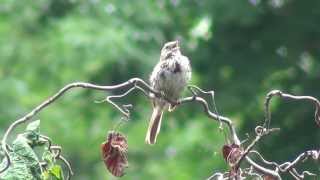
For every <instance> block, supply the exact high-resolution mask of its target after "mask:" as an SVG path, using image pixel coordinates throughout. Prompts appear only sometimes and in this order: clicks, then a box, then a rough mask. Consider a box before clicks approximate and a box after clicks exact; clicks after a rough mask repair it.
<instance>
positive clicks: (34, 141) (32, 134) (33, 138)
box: [24, 120, 43, 147]
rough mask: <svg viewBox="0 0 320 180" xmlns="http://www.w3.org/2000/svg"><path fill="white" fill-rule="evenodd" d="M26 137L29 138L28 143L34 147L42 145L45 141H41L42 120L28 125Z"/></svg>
mask: <svg viewBox="0 0 320 180" xmlns="http://www.w3.org/2000/svg"><path fill="white" fill-rule="evenodd" d="M24 135H25V137H26V138H27V139H28V140H29V141H28V143H29V144H30V145H31V146H32V147H33V146H36V145H41V144H43V142H40V141H39V135H40V120H36V121H33V122H31V123H29V124H28V126H27V127H26V132H25V133H24Z"/></svg>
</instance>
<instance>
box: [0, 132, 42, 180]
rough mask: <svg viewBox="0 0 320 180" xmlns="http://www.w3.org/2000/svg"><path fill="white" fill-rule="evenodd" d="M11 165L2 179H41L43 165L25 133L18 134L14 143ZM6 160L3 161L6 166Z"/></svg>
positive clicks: (2, 164) (10, 154) (0, 177)
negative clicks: (41, 165)
mask: <svg viewBox="0 0 320 180" xmlns="http://www.w3.org/2000/svg"><path fill="white" fill-rule="evenodd" d="M9 156H10V159H11V165H10V167H9V168H8V170H6V171H5V172H4V173H3V174H1V176H0V179H3V180H6V179H7V180H15V179H17V180H18V179H26V180H29V179H30V180H31V179H41V167H40V165H39V160H38V157H37V155H36V154H35V153H34V151H33V149H32V148H31V147H30V145H29V143H28V139H27V138H25V137H24V136H23V135H21V134H20V135H18V137H17V138H16V139H15V140H14V142H13V144H12V152H10V153H9ZM5 163H6V160H4V161H3V162H2V163H1V167H3V166H5Z"/></svg>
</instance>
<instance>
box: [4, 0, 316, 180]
mask: <svg viewBox="0 0 320 180" xmlns="http://www.w3.org/2000/svg"><path fill="white" fill-rule="evenodd" d="M319 9H320V1H319V0H308V1H302V0H265V1H264V0H249V1H248V0H237V1H234V0H201V1H198V0H186V1H184V0H171V1H169V0H155V1H152V0H140V1H125V0H114V1H102V0H87V1H85V0H80V1H77V0H38V1H34V0H24V1H19V0H4V1H2V2H1V3H0V127H1V130H0V133H1V134H3V133H4V130H5V129H6V128H7V127H8V126H9V124H10V123H12V122H13V121H14V120H15V119H17V118H19V117H21V116H23V115H25V114H26V113H27V112H29V111H30V110H31V109H32V108H34V107H35V106H36V105H37V104H39V103H40V102H42V101H43V100H44V99H46V98H47V97H48V96H50V95H52V94H53V93H55V92H56V91H57V90H58V89H59V88H61V87H63V86H64V85H66V84H68V83H71V82H75V81H86V82H92V83H97V84H101V85H112V84H116V83H120V82H123V81H126V80H127V79H129V78H132V77H140V78H143V79H145V80H147V79H148V74H149V73H150V72H151V71H152V68H153V66H154V65H155V63H156V62H157V61H158V58H159V53H160V49H161V46H162V45H163V44H164V43H165V42H166V41H170V40H174V39H179V40H180V41H181V44H182V51H183V53H184V54H185V55H187V56H188V57H190V59H191V64H192V67H193V77H192V84H195V85H198V86H200V87H202V88H203V89H207V90H209V89H213V90H215V92H216V104H217V106H218V109H219V112H220V113H221V114H222V115H225V116H228V117H230V118H232V120H233V121H234V124H235V125H236V128H237V130H238V132H239V136H240V138H241V139H245V138H246V137H247V136H246V133H248V134H249V135H250V137H251V138H253V136H254V133H253V132H254V131H253V129H254V127H255V126H256V125H258V124H259V123H261V122H262V120H263V101H264V97H265V95H266V93H268V92H269V91H270V90H272V89H281V90H282V91H284V92H290V93H293V94H297V95H312V96H315V97H320V92H319V90H320V84H319V80H320V62H319V58H320V10H319ZM104 96H105V93H102V92H95V91H87V90H74V91H72V92H71V93H68V94H67V95H65V96H64V97H63V98H62V99H61V100H60V101H58V102H57V103H55V104H54V105H52V106H50V107H49V108H47V109H46V110H44V111H42V112H41V114H40V115H39V116H37V117H35V119H37V118H40V119H41V131H42V133H43V134H46V135H48V136H50V137H51V138H52V139H53V140H54V142H55V143H56V144H59V145H61V146H62V147H63V154H64V155H65V156H66V157H67V158H68V159H69V160H70V161H71V164H72V166H73V169H74V171H75V173H76V175H75V178H74V179H77V180H86V179H112V177H111V175H110V174H109V173H108V172H107V171H106V168H105V167H104V165H103V162H102V160H101V157H100V144H101V143H102V142H103V141H104V139H105V137H106V134H107V131H108V130H110V129H112V128H113V127H114V126H115V125H116V124H117V122H119V120H120V118H121V116H120V113H119V112H117V111H116V110H115V109H114V108H113V107H111V106H110V105H109V104H95V103H94V100H98V99H101V98H103V97H104ZM122 102H123V103H132V104H133V105H134V108H133V110H132V119H131V120H130V121H129V122H128V123H126V124H125V125H124V126H122V128H121V131H122V132H123V133H125V134H126V135H127V137H128V141H129V164H130V166H129V168H128V169H127V174H126V176H124V177H123V179H151V178H152V179H154V180H157V179H183V180H186V179H205V178H207V177H209V176H210V175H211V174H212V173H213V172H216V171H225V170H227V168H226V164H225V163H224V160H223V158H222V155H221V147H222V145H223V144H224V136H223V134H222V133H221V132H219V130H218V123H216V122H213V121H211V120H209V119H208V118H207V117H206V116H205V115H204V114H203V113H202V111H201V109H200V108H199V107H197V106H196V105H186V106H183V107H181V108H178V109H177V111H175V112H173V113H170V114H169V113H167V114H166V115H165V117H164V121H163V126H162V131H161V133H160V135H159V138H158V142H157V144H156V145H155V146H147V145H145V143H144V136H145V133H146V129H147V121H148V120H149V116H150V113H151V104H150V102H149V101H148V100H146V99H145V98H144V97H143V96H138V94H137V93H133V94H132V95H131V96H130V97H127V98H125V99H123V101H122ZM272 111H273V121H272V127H281V128H282V129H281V131H280V132H277V133H274V134H273V135H271V136H268V137H266V138H265V139H264V140H263V141H261V142H260V143H259V146H258V147H257V148H258V149H259V150H260V151H261V152H263V154H264V155H265V157H266V158H267V159H270V160H277V161H278V162H283V161H285V160H292V159H293V158H294V157H295V156H296V155H297V154H299V153H300V152H302V151H304V150H307V149H312V148H318V147H319V141H318V139H319V136H320V133H319V129H317V127H316V125H315V122H314V120H313V111H314V108H313V106H312V105H311V104H310V103H307V102H293V101H291V102H290V103H289V102H284V101H280V100H274V101H272ZM20 130H21V129H20ZM18 131H19V129H18V130H17V131H16V132H18ZM310 168H311V169H313V170H314V172H316V173H318V174H319V173H320V172H319V168H318V166H317V165H316V164H312V163H311V166H310Z"/></svg>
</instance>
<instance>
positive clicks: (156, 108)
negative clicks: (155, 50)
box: [145, 41, 191, 144]
mask: <svg viewBox="0 0 320 180" xmlns="http://www.w3.org/2000/svg"><path fill="white" fill-rule="evenodd" d="M190 79H191V66H190V62H189V59H188V58H187V57H186V56H183V55H182V54H181V52H180V47H179V42H178V41H172V42H168V43H166V44H165V45H164V46H163V48H162V50H161V55H160V61H159V62H158V64H157V65H156V66H155V67H154V69H153V71H152V73H151V76H150V83H151V86H152V88H153V89H154V90H156V91H158V92H161V93H164V94H165V95H166V97H168V98H169V99H171V100H174V101H175V100H178V98H179V97H180V94H181V92H182V91H183V90H184V88H185V87H186V86H187V83H188V81H189V80H190ZM168 106H169V105H168V103H167V102H166V101H165V100H163V99H159V98H154V99H153V113H152V116H151V119H150V122H149V127H148V131H147V135H146V139H145V141H146V143H147V144H154V143H155V142H156V139H157V135H158V134H159V132H160V127H161V121H162V115H163V111H165V110H167V109H168Z"/></svg>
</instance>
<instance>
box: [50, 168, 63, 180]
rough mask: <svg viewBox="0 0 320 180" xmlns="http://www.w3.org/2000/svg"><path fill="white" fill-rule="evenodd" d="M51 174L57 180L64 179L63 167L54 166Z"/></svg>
mask: <svg viewBox="0 0 320 180" xmlns="http://www.w3.org/2000/svg"><path fill="white" fill-rule="evenodd" d="M50 173H51V174H52V175H53V176H54V177H55V178H57V180H62V179H63V175H62V169H61V166H59V165H54V166H53V167H52V168H51V169H50Z"/></svg>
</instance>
